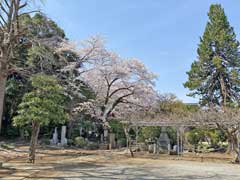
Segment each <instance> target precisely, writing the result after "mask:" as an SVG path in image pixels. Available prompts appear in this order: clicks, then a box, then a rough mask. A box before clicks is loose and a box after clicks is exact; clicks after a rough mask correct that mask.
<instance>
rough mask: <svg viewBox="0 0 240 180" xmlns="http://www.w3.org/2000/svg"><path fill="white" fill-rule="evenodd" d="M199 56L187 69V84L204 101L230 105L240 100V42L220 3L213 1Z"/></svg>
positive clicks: (193, 94)
mask: <svg viewBox="0 0 240 180" xmlns="http://www.w3.org/2000/svg"><path fill="white" fill-rule="evenodd" d="M208 16H209V21H208V22H207V25H206V28H205V32H204V34H203V37H202V38H200V44H199V46H198V50H197V53H198V59H197V60H196V61H194V62H193V63H192V66H191V70H190V71H189V72H187V74H188V81H187V82H186V83H185V84H184V86H185V87H187V88H189V89H190V90H191V94H189V95H190V96H195V95H197V96H199V97H200V100H201V103H202V104H203V105H220V106H228V105H232V104H235V105H236V104H238V103H239V93H240V81H239V77H240V57H239V42H238V41H237V40H236V35H235V33H234V30H233V28H232V27H231V26H230V24H229V22H228V19H227V17H226V15H225V13H224V9H223V8H222V7H221V5H219V4H214V5H211V7H210V10H209V13H208Z"/></svg>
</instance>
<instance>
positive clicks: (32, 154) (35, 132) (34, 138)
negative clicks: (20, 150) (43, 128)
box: [28, 122, 40, 163]
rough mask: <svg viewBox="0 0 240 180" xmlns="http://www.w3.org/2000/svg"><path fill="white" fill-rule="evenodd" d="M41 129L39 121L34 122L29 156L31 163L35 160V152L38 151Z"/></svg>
mask: <svg viewBox="0 0 240 180" xmlns="http://www.w3.org/2000/svg"><path fill="white" fill-rule="evenodd" d="M39 130H40V124H39V123H38V122H33V123H32V136H31V141H30V146H29V157H28V162H29V163H34V162H35V152H36V146H37V141H38V134H39Z"/></svg>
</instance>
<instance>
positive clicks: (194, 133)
mask: <svg viewBox="0 0 240 180" xmlns="http://www.w3.org/2000/svg"><path fill="white" fill-rule="evenodd" d="M186 135H187V139H188V142H189V143H190V144H191V145H193V146H194V147H195V148H196V147H197V146H198V143H199V142H200V141H201V140H204V138H205V133H204V131H203V130H201V129H193V130H191V131H189V132H187V134H186Z"/></svg>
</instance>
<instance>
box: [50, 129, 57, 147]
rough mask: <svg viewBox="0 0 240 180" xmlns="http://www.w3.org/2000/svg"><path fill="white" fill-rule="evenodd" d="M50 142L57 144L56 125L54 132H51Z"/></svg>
mask: <svg viewBox="0 0 240 180" xmlns="http://www.w3.org/2000/svg"><path fill="white" fill-rule="evenodd" d="M50 144H51V145H57V144H58V132H57V127H55V130H54V133H53V137H52V139H51V140H50Z"/></svg>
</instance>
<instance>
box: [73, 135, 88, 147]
mask: <svg viewBox="0 0 240 180" xmlns="http://www.w3.org/2000/svg"><path fill="white" fill-rule="evenodd" d="M74 144H75V145H76V146H77V147H80V148H83V147H85V146H86V145H87V142H86V141H85V139H84V138H83V137H76V138H75V139H74Z"/></svg>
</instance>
